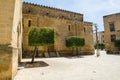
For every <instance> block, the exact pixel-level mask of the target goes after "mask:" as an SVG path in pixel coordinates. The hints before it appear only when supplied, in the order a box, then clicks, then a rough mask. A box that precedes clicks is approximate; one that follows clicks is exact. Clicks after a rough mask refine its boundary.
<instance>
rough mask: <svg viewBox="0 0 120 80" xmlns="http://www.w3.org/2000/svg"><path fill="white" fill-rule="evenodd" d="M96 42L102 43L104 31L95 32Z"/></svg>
mask: <svg viewBox="0 0 120 80" xmlns="http://www.w3.org/2000/svg"><path fill="white" fill-rule="evenodd" d="M97 36H98V42H99V43H103V44H104V31H100V32H98V33H97ZM93 39H94V45H95V44H96V33H93Z"/></svg>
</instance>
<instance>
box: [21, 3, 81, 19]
mask: <svg viewBox="0 0 120 80" xmlns="http://www.w3.org/2000/svg"><path fill="white" fill-rule="evenodd" d="M23 14H33V15H42V16H49V17H53V18H61V19H67V20H77V21H83V14H80V13H76V12H72V11H67V10H63V9H58V8H54V7H48V6H44V5H39V4H34V3H28V2H23Z"/></svg>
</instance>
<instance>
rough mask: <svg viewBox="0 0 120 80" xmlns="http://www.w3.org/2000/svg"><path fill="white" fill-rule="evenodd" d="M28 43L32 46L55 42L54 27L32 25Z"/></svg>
mask: <svg viewBox="0 0 120 80" xmlns="http://www.w3.org/2000/svg"><path fill="white" fill-rule="evenodd" d="M28 44H29V45H30V46H49V45H53V44H54V29H53V28H48V27H44V28H38V27H31V28H30V30H29V33H28Z"/></svg>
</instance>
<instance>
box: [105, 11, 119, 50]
mask: <svg viewBox="0 0 120 80" xmlns="http://www.w3.org/2000/svg"><path fill="white" fill-rule="evenodd" d="M103 18H104V30H105V38H104V39H105V45H106V50H113V51H114V50H117V48H116V47H115V46H114V42H111V37H110V36H111V35H116V36H120V31H119V30H120V13H116V14H111V15H106V16H104V17H103ZM111 22H112V23H114V26H115V31H112V32H111V31H110V27H109V24H110V23H111Z"/></svg>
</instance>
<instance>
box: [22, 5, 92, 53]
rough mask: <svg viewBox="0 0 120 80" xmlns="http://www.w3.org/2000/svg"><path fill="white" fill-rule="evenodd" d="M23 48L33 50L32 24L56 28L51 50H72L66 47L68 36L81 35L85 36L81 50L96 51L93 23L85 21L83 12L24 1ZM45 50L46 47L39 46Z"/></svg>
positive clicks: (65, 51)
mask: <svg viewBox="0 0 120 80" xmlns="http://www.w3.org/2000/svg"><path fill="white" fill-rule="evenodd" d="M23 25H24V30H23V31H24V32H23V33H24V34H23V49H24V51H25V52H29V51H31V50H33V49H34V48H33V47H30V46H28V30H29V28H30V27H31V26H36V27H52V28H54V29H55V32H56V38H55V44H54V46H51V47H50V50H51V51H56V50H57V51H58V52H59V53H60V54H62V53H69V52H72V51H71V50H72V49H70V48H67V47H66V45H65V44H66V43H65V41H66V37H68V36H80V37H82V38H85V46H84V47H81V48H80V51H83V52H88V54H93V53H94V47H93V37H92V36H93V32H92V23H91V22H85V21H83V14H80V13H75V12H71V11H66V10H61V9H56V8H52V7H48V6H42V5H36V4H31V3H23ZM39 50H41V51H44V50H45V48H43V47H39Z"/></svg>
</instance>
